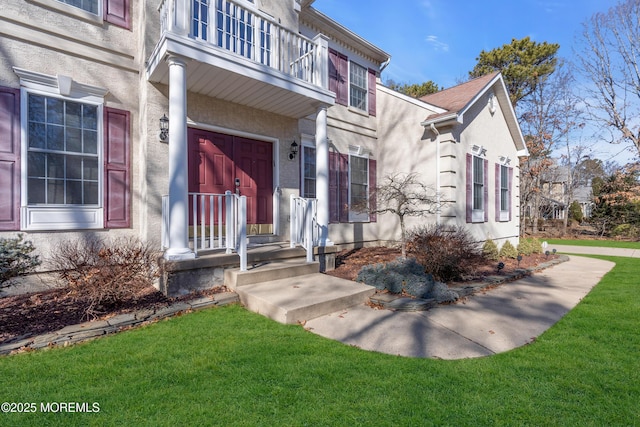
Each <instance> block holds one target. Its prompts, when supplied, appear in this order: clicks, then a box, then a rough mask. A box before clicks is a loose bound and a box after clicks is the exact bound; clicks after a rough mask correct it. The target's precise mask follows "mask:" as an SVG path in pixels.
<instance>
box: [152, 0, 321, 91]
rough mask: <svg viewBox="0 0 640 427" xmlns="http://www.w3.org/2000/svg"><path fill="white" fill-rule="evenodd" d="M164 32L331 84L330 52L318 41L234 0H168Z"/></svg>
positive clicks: (162, 10)
mask: <svg viewBox="0 0 640 427" xmlns="http://www.w3.org/2000/svg"><path fill="white" fill-rule="evenodd" d="M160 18H161V31H162V33H163V34H164V33H165V32H170V33H175V34H181V35H186V36H188V37H190V38H192V39H194V40H198V41H200V42H203V43H207V44H208V45H210V46H215V47H217V48H220V49H224V50H226V51H229V52H232V53H233V54H235V55H239V56H242V57H244V58H246V59H248V60H250V61H253V62H255V63H258V64H262V65H265V66H267V67H269V68H272V69H275V70H279V71H281V72H283V73H285V74H287V75H289V76H291V77H295V78H297V79H300V80H303V81H305V82H307V83H311V84H313V85H316V86H321V87H323V88H325V89H327V82H326V78H325V77H324V76H325V75H327V72H325V71H326V68H327V67H328V62H327V61H328V58H327V52H323V49H322V48H321V45H320V44H319V42H318V41H317V40H315V39H314V40H312V39H309V38H307V37H305V36H303V35H301V34H298V33H297V32H293V31H290V30H288V29H286V28H284V27H283V26H281V25H280V24H278V22H277V21H275V20H274V19H273V18H271V17H269V16H267V15H265V14H263V13H261V12H259V11H258V10H253V9H248V8H246V7H243V6H241V5H239V4H237V3H235V2H233V1H230V0H164V1H163V2H162V3H161V5H160Z"/></svg>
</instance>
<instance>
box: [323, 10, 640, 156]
mask: <svg viewBox="0 0 640 427" xmlns="http://www.w3.org/2000/svg"><path fill="white" fill-rule="evenodd" d="M617 3H618V2H617V1H614V0H484V1H483V0H393V1H390V0H387V1H384V2H383V1H379V0H315V2H314V3H313V7H314V8H316V9H317V10H319V11H321V12H322V13H324V14H325V15H327V16H329V17H330V18H332V19H334V20H335V21H337V22H339V23H340V24H342V25H344V26H345V27H347V28H349V29H350V30H351V31H353V32H354V33H356V34H358V35H360V36H361V37H363V38H365V39H366V40H368V41H370V42H371V43H373V44H374V45H376V46H378V47H379V48H381V49H383V50H384V51H385V52H387V53H388V54H390V55H391V63H390V64H389V66H388V67H387V68H386V69H385V70H384V72H383V73H382V79H383V81H386V80H387V79H393V80H394V81H395V82H397V83H409V84H411V83H422V82H425V81H428V80H433V81H434V82H435V83H436V84H438V86H440V87H444V88H448V87H451V86H454V85H456V84H458V83H460V82H462V81H465V80H466V79H467V76H468V73H469V71H471V70H472V69H473V67H474V66H475V64H476V62H477V61H476V58H477V57H478V55H479V54H480V52H481V51H482V50H492V49H494V48H497V47H500V46H502V45H504V44H508V43H511V40H512V39H513V38H515V39H521V38H524V37H526V36H529V37H530V38H531V39H532V40H534V41H536V42H538V43H542V42H548V43H558V44H560V50H559V52H558V56H559V57H561V58H566V59H569V60H573V59H574V56H575V52H576V51H580V50H581V43H580V40H581V33H582V24H583V23H585V22H586V21H588V20H589V19H590V18H591V16H593V15H594V14H595V13H597V12H606V11H607V10H608V9H609V8H610V7H612V6H614V5H615V4H617ZM587 139H588V136H587ZM582 144H585V143H584V142H583V143H582ZM590 144H594V145H593V149H592V151H591V152H590V155H592V156H593V157H596V158H601V159H603V160H615V161H617V162H619V163H622V164H624V163H626V162H627V161H629V160H630V159H631V158H632V155H631V154H629V152H627V151H625V147H624V146H622V145H610V144H606V143H605V144H602V142H599V141H595V140H593V141H592V142H591V143H586V145H590Z"/></svg>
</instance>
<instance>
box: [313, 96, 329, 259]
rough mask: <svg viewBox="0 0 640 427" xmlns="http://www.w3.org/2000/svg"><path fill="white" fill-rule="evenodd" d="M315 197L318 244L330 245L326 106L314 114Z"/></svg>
mask: <svg viewBox="0 0 640 427" xmlns="http://www.w3.org/2000/svg"><path fill="white" fill-rule="evenodd" d="M316 198H317V199H318V214H317V215H318V226H319V227H320V235H319V236H318V237H319V243H318V244H319V246H330V245H332V244H333V243H332V242H331V241H330V240H329V140H328V139H327V107H320V108H318V114H317V116H316Z"/></svg>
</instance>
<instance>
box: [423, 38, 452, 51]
mask: <svg viewBox="0 0 640 427" xmlns="http://www.w3.org/2000/svg"><path fill="white" fill-rule="evenodd" d="M425 41H426V42H427V43H428V44H429V45H431V46H432V47H433V49H434V50H435V51H442V52H449V45H448V44H447V43H445V42H442V41H440V40H438V36H434V35H429V36H427V38H426V39H425Z"/></svg>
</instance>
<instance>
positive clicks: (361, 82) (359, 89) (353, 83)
mask: <svg viewBox="0 0 640 427" xmlns="http://www.w3.org/2000/svg"><path fill="white" fill-rule="evenodd" d="M349 88H350V89H349V105H350V106H352V107H355V108H357V109H359V110H363V111H367V69H366V68H364V67H362V66H360V65H358V64H356V63H355V62H351V67H350V69H349Z"/></svg>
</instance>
